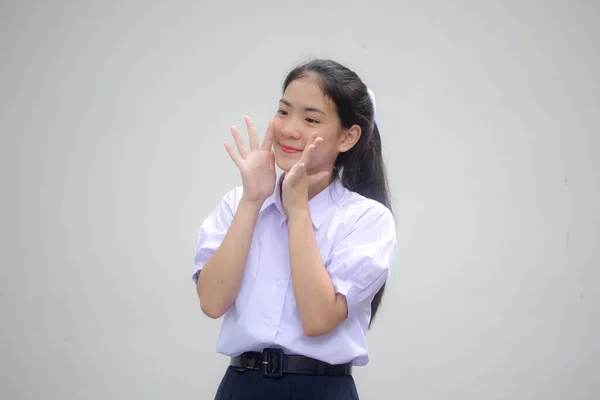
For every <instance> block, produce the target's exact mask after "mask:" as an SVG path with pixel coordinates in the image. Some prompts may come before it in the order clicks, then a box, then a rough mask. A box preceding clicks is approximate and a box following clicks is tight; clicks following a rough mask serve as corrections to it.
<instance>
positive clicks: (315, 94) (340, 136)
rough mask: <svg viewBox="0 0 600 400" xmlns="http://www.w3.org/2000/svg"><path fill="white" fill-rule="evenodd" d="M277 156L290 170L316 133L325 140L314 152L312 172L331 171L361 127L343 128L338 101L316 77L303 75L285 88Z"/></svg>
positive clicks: (275, 122)
mask: <svg viewBox="0 0 600 400" xmlns="http://www.w3.org/2000/svg"><path fill="white" fill-rule="evenodd" d="M273 128H274V141H273V147H274V151H275V160H276V162H277V166H278V167H279V168H281V169H282V170H283V171H289V170H290V168H292V166H294V164H296V163H297V162H298V160H299V159H300V157H301V156H302V151H303V150H304V148H305V147H306V146H308V145H310V143H311V138H312V135H313V133H315V132H316V133H317V136H318V137H321V138H322V140H323V141H322V142H321V144H320V145H319V147H318V148H317V149H315V151H314V152H313V153H312V157H311V160H310V164H309V165H308V173H309V174H312V173H315V172H319V171H331V170H332V169H333V164H334V162H335V159H336V157H337V155H338V154H339V153H340V152H341V151H347V150H349V149H350V148H351V147H352V146H353V145H354V143H356V141H357V140H358V138H359V137H360V127H358V126H353V127H351V128H349V129H343V128H342V126H341V124H340V119H339V117H338V113H337V108H336V106H335V104H334V103H333V102H332V101H331V100H330V99H329V98H328V97H326V96H325V95H324V94H323V91H322V90H321V88H320V86H319V84H318V81H317V80H316V78H314V77H310V76H308V77H303V78H300V79H297V80H295V81H293V82H291V83H290V84H289V85H288V87H287V88H286V89H285V92H284V94H283V97H282V99H281V100H280V101H279V108H278V110H277V113H276V114H275V118H274V119H273Z"/></svg>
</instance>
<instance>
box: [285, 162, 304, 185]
mask: <svg viewBox="0 0 600 400" xmlns="http://www.w3.org/2000/svg"><path fill="white" fill-rule="evenodd" d="M305 165H306V164H304V163H296V164H294V166H293V167H292V168H290V170H289V172H288V173H287V174H286V183H287V185H288V187H293V186H295V185H296V183H298V181H299V180H300V178H301V177H302V174H304V169H305Z"/></svg>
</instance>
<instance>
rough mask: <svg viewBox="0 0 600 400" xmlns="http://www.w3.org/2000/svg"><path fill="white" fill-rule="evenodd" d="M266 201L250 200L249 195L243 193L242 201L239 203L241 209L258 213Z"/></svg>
mask: <svg viewBox="0 0 600 400" xmlns="http://www.w3.org/2000/svg"><path fill="white" fill-rule="evenodd" d="M264 202H265V201H264V200H260V201H251V200H248V198H247V197H245V196H244V195H242V198H241V199H240V203H239V205H238V209H239V210H241V211H246V212H250V213H252V214H256V215H258V213H259V212H260V209H261V208H262V205H263V203H264Z"/></svg>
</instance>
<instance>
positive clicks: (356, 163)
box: [283, 59, 391, 321]
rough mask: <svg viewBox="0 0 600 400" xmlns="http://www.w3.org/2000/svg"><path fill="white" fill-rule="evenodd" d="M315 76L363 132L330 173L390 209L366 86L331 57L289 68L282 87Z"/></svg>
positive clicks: (346, 119)
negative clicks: (330, 58)
mask: <svg viewBox="0 0 600 400" xmlns="http://www.w3.org/2000/svg"><path fill="white" fill-rule="evenodd" d="M305 77H314V78H316V79H317V81H318V83H319V85H320V87H321V90H322V91H323V93H324V94H325V96H326V97H328V98H329V99H330V100H331V101H333V103H334V104H335V106H336V108H337V113H338V116H339V118H340V121H341V125H342V127H343V128H346V129H347V128H350V127H351V126H353V125H359V126H360V128H361V130H362V134H361V136H360V138H359V140H358V141H357V142H356V144H355V145H354V147H353V148H352V149H350V150H348V151H347V152H344V153H340V154H339V155H338V157H337V159H336V160H335V164H334V169H333V175H334V179H339V180H340V181H341V182H342V184H343V185H344V187H345V188H347V189H348V190H351V191H353V192H356V193H359V194H361V195H363V196H365V197H368V198H370V199H373V200H375V201H378V202H379V203H381V204H383V205H384V206H386V207H387V208H388V209H390V210H391V200H390V190H389V185H388V181H387V173H386V169H385V164H384V162H383V156H382V154H381V137H380V136H379V128H378V127H377V123H376V122H375V107H374V105H373V102H372V101H371V98H370V97H369V92H368V89H367V86H366V85H365V84H364V83H363V81H362V80H361V79H360V78H359V77H358V75H357V74H356V73H355V72H354V71H352V70H350V69H348V68H347V67H345V66H343V65H342V64H340V63H338V62H336V61H332V60H321V59H317V60H311V61H309V62H307V63H304V64H302V65H299V66H297V67H296V68H294V69H292V70H291V71H290V72H289V74H288V75H287V77H286V78H285V80H284V83H283V91H284V92H285V90H286V88H287V87H288V86H289V84H290V83H292V82H293V81H295V80H297V79H301V78H305ZM384 291H385V283H384V284H383V286H382V287H381V289H379V291H378V292H377V294H375V297H374V298H373V300H372V301H371V321H373V319H374V318H375V314H377V310H378V308H379V305H380V304H381V299H382V297H383V293H384Z"/></svg>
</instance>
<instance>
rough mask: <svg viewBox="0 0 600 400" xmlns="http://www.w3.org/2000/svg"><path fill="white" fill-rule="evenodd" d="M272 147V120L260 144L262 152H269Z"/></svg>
mask: <svg viewBox="0 0 600 400" xmlns="http://www.w3.org/2000/svg"><path fill="white" fill-rule="evenodd" d="M272 147H273V120H271V121H269V126H268V127H267V134H266V135H265V139H264V140H263V143H262V149H263V150H265V151H266V150H271V148H272Z"/></svg>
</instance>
